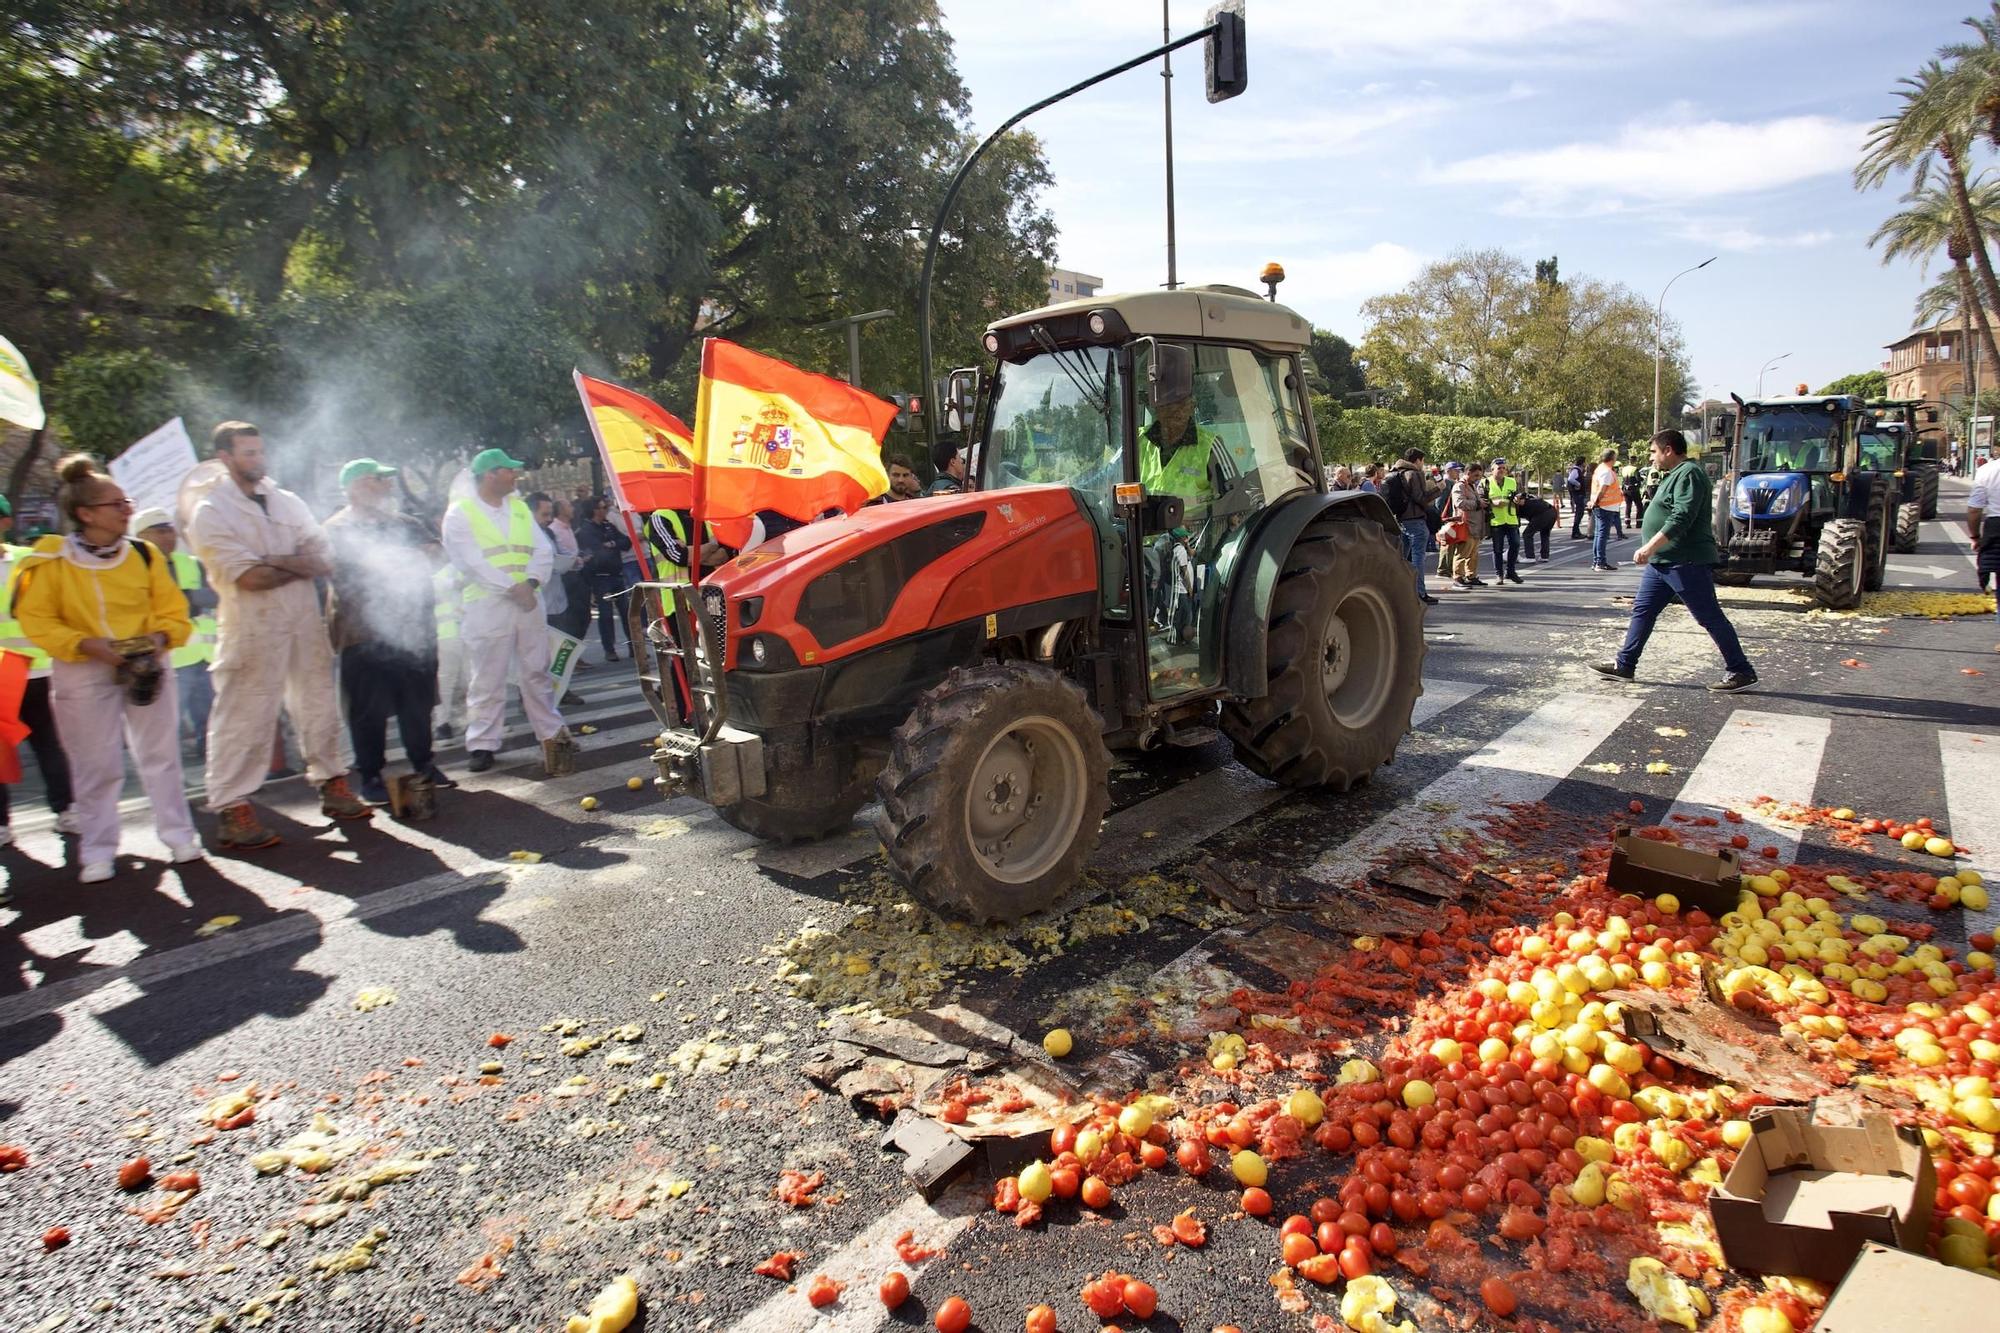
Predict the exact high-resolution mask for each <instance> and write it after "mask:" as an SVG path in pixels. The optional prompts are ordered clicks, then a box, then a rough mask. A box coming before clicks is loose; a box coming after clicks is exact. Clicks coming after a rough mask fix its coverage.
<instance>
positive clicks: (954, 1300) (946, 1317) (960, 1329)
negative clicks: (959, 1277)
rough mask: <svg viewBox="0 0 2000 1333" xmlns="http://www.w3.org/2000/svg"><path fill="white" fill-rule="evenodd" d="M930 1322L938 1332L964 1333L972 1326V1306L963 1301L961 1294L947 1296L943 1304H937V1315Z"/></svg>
mask: <svg viewBox="0 0 2000 1333" xmlns="http://www.w3.org/2000/svg"><path fill="white" fill-rule="evenodd" d="M931 1323H932V1324H933V1325H934V1326H935V1327H936V1328H937V1331H938V1333H965V1330H966V1329H968V1328H971V1327H972V1307H971V1306H969V1305H967V1304H966V1303H965V1297H963V1296H947V1297H945V1298H944V1304H943V1305H940V1306H938V1310H937V1317H936V1318H935V1319H933V1320H931Z"/></svg>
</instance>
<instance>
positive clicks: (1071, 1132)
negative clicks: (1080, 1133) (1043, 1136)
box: [1044, 1125, 1076, 1308]
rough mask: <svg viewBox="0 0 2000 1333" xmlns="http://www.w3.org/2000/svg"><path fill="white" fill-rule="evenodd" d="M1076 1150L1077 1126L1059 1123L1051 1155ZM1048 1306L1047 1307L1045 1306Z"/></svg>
mask: <svg viewBox="0 0 2000 1333" xmlns="http://www.w3.org/2000/svg"><path fill="white" fill-rule="evenodd" d="M1075 1151H1076V1126H1075V1125H1057V1126H1056V1127H1055V1129H1054V1131H1052V1132H1051V1133H1050V1134H1049V1156H1051V1157H1060V1156H1062V1155H1063V1154H1064V1153H1066V1152H1075ZM1044 1308H1046V1307H1044Z"/></svg>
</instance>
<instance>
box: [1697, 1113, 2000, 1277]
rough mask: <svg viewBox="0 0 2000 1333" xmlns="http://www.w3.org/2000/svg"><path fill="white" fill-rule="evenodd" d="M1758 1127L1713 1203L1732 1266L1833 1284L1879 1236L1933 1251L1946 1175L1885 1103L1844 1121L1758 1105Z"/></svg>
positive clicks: (1712, 1212) (1895, 1243) (1711, 1207)
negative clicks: (1882, 1108) (1930, 1236)
mask: <svg viewBox="0 0 2000 1333" xmlns="http://www.w3.org/2000/svg"><path fill="white" fill-rule="evenodd" d="M1750 1127H1751V1135H1750V1142H1748V1143H1746V1144H1744V1145H1743V1151H1742V1152H1741V1153H1739V1154H1738V1155H1737V1158H1736V1165H1735V1166H1733V1167H1731V1168H1730V1169H1729V1175H1728V1176H1727V1177H1726V1178H1725V1179H1724V1180H1723V1182H1722V1186H1721V1188H1720V1189H1718V1190H1716V1191H1715V1193H1714V1194H1713V1195H1711V1196H1710V1197H1709V1201H1708V1208H1709V1213H1710V1215H1711V1216H1712V1217H1713V1218H1714V1219H1715V1235H1716V1239H1717V1240H1718V1241H1719V1242H1720V1243H1721V1245H1722V1255H1723V1259H1724V1261H1725V1262H1727V1263H1728V1265H1729V1266H1730V1267H1731V1268H1735V1269H1740V1270H1742V1271H1745V1272H1751V1273H1772V1274H1780V1275H1783V1276H1787V1277H1809V1278H1813V1279H1815V1280H1817V1281H1820V1282H1825V1283H1828V1284H1832V1283H1835V1282H1838V1281H1840V1279H1841V1276H1842V1275H1843V1274H1844V1273H1846V1272H1847V1270H1848V1268H1849V1267H1850V1266H1851V1265H1852V1264H1853V1263H1854V1258H1855V1256H1856V1255H1857V1254H1859V1253H1860V1252H1861V1247H1862V1246H1864V1245H1867V1244H1869V1243H1871V1242H1872V1243H1875V1244H1880V1245H1886V1246H1890V1247H1893V1248H1897V1249H1903V1250H1910V1251H1914V1252H1916V1253H1922V1252H1923V1249H1924V1241H1925V1237H1926V1235H1927V1233H1928V1232H1929V1229H1930V1218H1931V1200H1932V1198H1933V1196H1934V1195H1935V1194H1936V1192H1937V1177H1936V1176H1935V1174H1933V1172H1932V1170H1931V1159H1930V1154H1929V1153H1928V1152H1927V1151H1925V1149H1924V1141H1923V1137H1922V1136H1921V1135H1920V1134H1919V1133H1918V1132H1917V1131H1916V1130H1915V1129H1903V1128H1898V1127H1897V1125H1896V1123H1895V1122H1894V1121H1893V1120H1891V1119H1890V1118H1889V1117H1888V1116H1886V1115H1883V1114H1881V1113H1880V1112H1875V1111H1864V1112H1861V1113H1860V1116H1859V1120H1858V1122H1857V1123H1853V1124H1840V1123H1831V1122H1830V1119H1821V1118H1818V1117H1817V1116H1816V1115H1815V1111H1814V1110H1812V1109H1804V1108H1797V1107H1789V1106H1766V1107H1760V1108H1758V1109H1757V1110H1756V1111H1755V1112H1753V1113H1752V1114H1751V1117H1750ZM1995 1295H1996V1296H2000V1289H1996V1291H1995Z"/></svg>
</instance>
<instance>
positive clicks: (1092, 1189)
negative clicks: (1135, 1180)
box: [1080, 1176, 1111, 1208]
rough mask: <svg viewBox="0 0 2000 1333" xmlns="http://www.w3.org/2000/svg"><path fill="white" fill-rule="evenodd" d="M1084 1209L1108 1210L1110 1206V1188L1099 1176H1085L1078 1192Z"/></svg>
mask: <svg viewBox="0 0 2000 1333" xmlns="http://www.w3.org/2000/svg"><path fill="white" fill-rule="evenodd" d="M1080 1193H1081V1195H1082V1197H1083V1206H1084V1207H1086V1208H1108V1207H1110V1206H1111V1187H1110V1186H1109V1185H1107V1184H1105V1183H1104V1181H1103V1179H1102V1178H1101V1177H1099V1176H1085V1177H1084V1178H1083V1188H1082V1190H1081V1191H1080Z"/></svg>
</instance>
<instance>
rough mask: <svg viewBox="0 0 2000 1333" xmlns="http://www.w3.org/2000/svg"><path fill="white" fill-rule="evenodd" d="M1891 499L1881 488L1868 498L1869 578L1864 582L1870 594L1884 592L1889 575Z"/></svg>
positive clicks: (1892, 537) (1891, 523)
mask: <svg viewBox="0 0 2000 1333" xmlns="http://www.w3.org/2000/svg"><path fill="white" fill-rule="evenodd" d="M1888 504H1889V499H1888V495H1887V493H1886V492H1885V491H1884V490H1883V489H1882V487H1881V486H1879V485H1878V486H1876V487H1875V493H1874V494H1873V495H1871V496H1869V497H1868V576H1867V578H1866V579H1864V580H1863V586H1864V588H1865V589H1866V590H1867V591H1869V592H1880V591H1882V581H1883V580H1884V579H1885V578H1887V577H1888V575H1889V543H1890V542H1891V541H1892V540H1893V539H1894V537H1895V532H1894V530H1893V529H1894V526H1895V525H1894V522H1893V521H1892V519H1891V518H1890V515H1889V512H1888Z"/></svg>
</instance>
